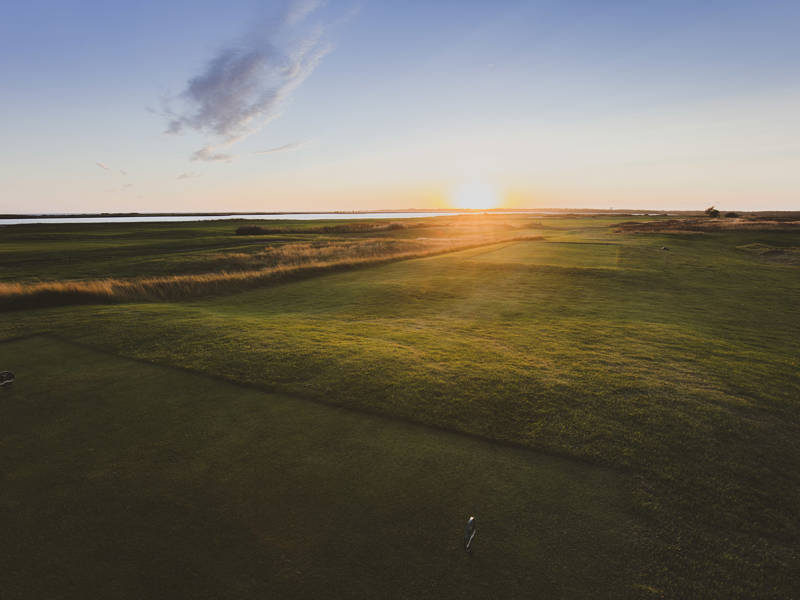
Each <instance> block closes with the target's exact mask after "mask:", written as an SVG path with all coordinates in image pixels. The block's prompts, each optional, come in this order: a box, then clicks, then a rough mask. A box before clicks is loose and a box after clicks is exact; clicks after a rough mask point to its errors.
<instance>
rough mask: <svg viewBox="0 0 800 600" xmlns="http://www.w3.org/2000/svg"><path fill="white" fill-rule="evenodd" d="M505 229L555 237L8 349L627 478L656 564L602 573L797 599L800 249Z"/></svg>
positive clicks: (760, 240)
mask: <svg viewBox="0 0 800 600" xmlns="http://www.w3.org/2000/svg"><path fill="white" fill-rule="evenodd" d="M509 219H511V221H513V220H514V219H518V220H519V225H523V224H524V225H525V226H526V227H527V226H528V225H530V224H531V223H533V225H534V226H535V227H538V228H539V229H538V233H542V234H543V235H545V237H546V239H545V240H544V241H536V242H525V243H517V244H513V245H505V246H503V247H497V246H495V247H492V248H477V249H473V250H469V251H464V252H459V253H454V254H451V255H447V256H439V257H435V258H429V259H422V260H413V261H406V262H401V263H395V264H390V265H383V266H379V267H373V268H368V269H363V270H359V271H353V272H348V273H337V274H331V275H325V276H321V277H317V278H313V279H308V280H305V281H297V282H292V283H287V284H283V285H277V286H273V287H268V288H264V289H260V290H255V291H251V292H247V293H242V294H236V295H230V296H221V297H216V298H210V299H204V300H196V301H192V302H180V303H164V304H157V303H141V304H127V305H116V306H96V307H92V306H83V307H73V308H57V309H55V308H54V309H48V310H29V311H16V312H13V313H12V312H8V313H4V319H3V321H2V323H0V334H1V335H2V336H3V337H6V338H7V337H9V336H14V335H22V334H29V333H34V332H49V333H54V334H58V335H59V336H62V337H63V338H65V339H74V340H77V341H81V342H84V343H87V344H90V345H92V346H95V347H97V348H104V349H107V350H111V351H113V352H116V353H118V354H122V355H127V356H131V357H137V358H140V359H145V360H148V361H150V362H152V363H156V364H158V363H161V364H169V365H176V366H181V367H184V368H188V369H192V370H195V371H204V370H212V371H214V372H217V373H220V375H221V376H222V377H224V378H226V379H228V380H230V381H235V382H241V383H247V384H250V385H253V386H256V387H258V388H260V389H263V390H271V391H274V392H281V393H284V394H289V395H292V396H295V397H302V398H307V399H311V400H315V401H319V402H323V403H329V404H334V405H340V406H343V407H348V408H354V409H358V410H359V411H365V412H372V413H382V414H385V415H389V416H392V417H400V418H402V419H405V420H408V421H416V422H421V423H426V424H429V425H433V426H436V427H439V428H444V429H450V430H458V431H462V432H465V433H469V434H474V435H478V436H483V437H485V438H488V439H494V440H502V441H506V442H511V443H514V444H518V445H521V446H525V447H529V448H533V449H537V450H541V451H545V452H547V453H549V454H551V455H565V456H570V457H575V458H579V459H581V460H583V461H585V462H587V463H593V464H596V465H604V466H607V467H610V468H613V469H614V470H616V471H617V472H621V473H624V477H623V480H624V482H625V483H626V485H629V486H630V487H629V488H628V490H627V491H626V492H625V494H629V496H628V498H629V499H630V500H631V502H632V503H633V505H634V508H635V510H636V514H637V519H640V521H638V522H640V523H641V524H642V527H641V529H640V530H639V533H640V537H639V542H638V544H639V546H638V547H644V548H646V549H648V550H646V551H642V552H638V553H637V554H638V555H639V556H641V557H643V562H640V563H638V564H637V563H636V562H635V561H628V560H627V558H624V559H620V556H622V554H620V555H615V556H613V557H610V558H608V559H606V558H604V559H603V560H608V562H609V564H610V565H614V564H618V563H619V562H626V563H627V564H628V565H629V567H630V568H629V571H630V572H629V574H628V575H626V577H625V578H624V579H625V586H629V585H641V586H644V587H641V588H636V589H637V590H639V591H640V592H641V593H642V594H645V593H648V592H647V591H646V590H647V589H648V586H649V589H652V590H662V591H663V594H664V595H665V596H667V597H677V598H685V597H725V598H729V597H746V598H753V597H765V598H770V597H772V598H786V597H792V595H793V594H795V591H796V590H797V589H800V549H799V547H800V544H798V539H800V512H799V511H798V509H797V506H798V502H797V498H800V444H798V442H797V440H798V439H800V414H799V413H798V405H797V403H798V398H800V358H799V357H800V342H798V340H800V311H798V310H797V307H798V299H799V298H800V271H798V268H797V266H796V265H795V264H794V263H793V258H792V256H793V255H794V254H795V253H796V249H797V248H798V247H800V236H798V234H796V233H775V232H746V233H740V232H730V233H715V234H693V235H639V234H617V233H614V232H613V228H612V227H610V225H612V224H613V222H614V220H613V219H598V218H587V219H561V218H559V219H542V220H541V222H540V221H539V220H536V221H534V220H531V219H528V218H527V217H514V218H509ZM129 233H130V235H132V236H134V237H135V231H134V230H131V231H130V232H129ZM414 235H418V234H417V233H415V234H414ZM167 241H168V240H167ZM18 242H19V243H23V240H22V238H21V237H20V238H19V239H18ZM31 243H32V244H34V246H35V243H34V241H32V242H31ZM662 246H666V247H668V248H669V250H668V251H664V250H661V247H662ZM112 254H113V251H112ZM42 256H44V255H42ZM109 258H110V259H114V257H113V256H110V257H109ZM118 258H119V260H120V261H123V262H124V260H126V257H125V256H124V255H120V256H119V257H118ZM115 260H116V259H115ZM170 260H171V259H169V258H167V259H165V261H166V262H165V264H168V263H169V261H170ZM64 272H66V271H64ZM503 493H505V492H503ZM498 497H499V498H501V497H502V494H501V495H500V496H498ZM559 552H560V551H559ZM611 570H612V571H613V570H614V567H613V566H612V567H611ZM529 583H530V582H529ZM520 585H521V587H520V588H518V589H522V584H520ZM526 585H527V584H526ZM625 586H623V587H624V589H631V588H629V587H625ZM584 591H585V589H584ZM653 593H655V594H656V595H657V594H658V592H657V591H656V592H653ZM584 595H586V596H591V595H592V594H591V593H585V594H584Z"/></svg>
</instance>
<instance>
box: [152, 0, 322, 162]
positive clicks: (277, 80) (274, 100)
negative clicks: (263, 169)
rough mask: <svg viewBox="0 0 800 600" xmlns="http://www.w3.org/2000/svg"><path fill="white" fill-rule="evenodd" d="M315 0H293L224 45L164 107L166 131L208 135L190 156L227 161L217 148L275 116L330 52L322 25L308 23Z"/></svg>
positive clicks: (246, 134) (243, 136)
mask: <svg viewBox="0 0 800 600" xmlns="http://www.w3.org/2000/svg"><path fill="white" fill-rule="evenodd" d="M319 6H320V2H319V1H318V0H293V1H290V2H288V3H286V4H285V5H284V6H283V7H282V10H280V11H279V13H278V15H277V16H274V17H272V18H270V19H267V20H265V21H264V22H262V23H261V25H260V27H259V28H258V29H257V30H254V31H253V32H251V33H250V34H249V35H247V36H245V37H244V38H243V39H242V40H241V41H240V42H239V43H238V44H235V45H230V46H228V47H226V48H223V49H222V50H221V51H219V52H218V53H217V55H216V56H214V57H213V58H212V59H211V60H210V61H209V62H208V64H207V65H206V67H205V69H204V71H203V72H202V73H200V74H199V75H197V76H195V77H192V78H191V79H189V81H188V82H187V84H186V88H185V89H184V90H183V92H181V93H180V94H179V95H178V96H177V97H176V98H174V99H173V103H174V104H177V105H179V108H178V109H176V110H173V109H171V108H167V109H166V113H167V115H168V116H169V118H170V121H169V124H168V126H167V132H168V133H180V132H183V131H185V130H192V131H197V132H199V133H202V134H205V135H207V136H210V138H211V139H210V140H209V142H208V143H207V144H206V145H205V146H204V147H202V148H200V149H199V150H197V151H196V152H194V153H193V154H192V156H191V158H192V160H204V161H215V160H217V161H219V160H231V158H232V156H231V155H230V154H229V153H227V152H222V151H220V149H222V150H224V149H226V148H228V147H230V146H231V145H233V144H234V143H236V142H237V141H239V140H241V139H243V138H245V137H247V136H248V135H250V134H252V133H254V132H255V131H258V130H259V129H261V128H262V127H263V126H264V125H266V124H267V123H269V121H271V120H272V119H274V118H275V117H276V116H277V114H278V110H279V109H280V106H281V104H282V103H283V102H284V101H285V100H286V99H287V98H288V97H289V96H290V94H291V93H292V91H293V90H294V89H295V88H297V86H299V85H300V84H301V83H302V82H303V81H304V80H305V79H306V78H307V77H308V76H309V75H310V74H311V73H312V72H313V71H314V69H315V68H316V66H317V65H318V64H319V62H320V60H322V58H323V57H324V56H325V54H327V52H328V51H329V50H330V46H329V45H328V44H327V42H325V40H324V33H325V28H324V27H323V26H322V25H320V24H313V23H310V22H309V19H310V17H311V15H312V14H313V13H314V12H315V11H317V9H318V8H319Z"/></svg>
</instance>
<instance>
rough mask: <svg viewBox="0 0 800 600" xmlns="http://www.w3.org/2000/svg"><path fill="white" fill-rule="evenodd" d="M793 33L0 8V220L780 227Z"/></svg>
mask: <svg viewBox="0 0 800 600" xmlns="http://www.w3.org/2000/svg"><path fill="white" fill-rule="evenodd" d="M798 17H800V3H797V2H769V1H767V2H736V1H726V2H714V1H711V2H702V3H698V2H680V1H672V2H667V1H663V2H654V1H650V2H649V1H646V0H639V1H615V0H607V1H604V2H597V1H591V2H590V1H569V0H562V1H549V2H468V1H461V2H450V1H440V2H435V3H434V2H414V1H411V2H403V3H398V2H376V1H372V2H371V1H369V0H352V1H346V2H345V1H336V0H330V1H329V2H327V3H315V2H313V1H311V0H308V1H296V2H263V1H262V2H256V1H252V0H248V1H244V0H229V1H226V2H207V1H205V2H204V1H193V2H169V3H162V2H136V3H130V2H110V1H106V2H95V1H83V2H73V1H69V0H62V1H59V2H43V1H40V2H35V1H34V2H28V3H21V2H20V3H16V2H15V3H7V5H6V6H5V8H4V14H3V18H2V19H0V74H2V79H3V82H4V83H3V93H2V95H0V132H2V136H1V138H2V150H0V152H2V156H0V158H1V159H2V160H1V161H0V211H2V212H15V213H20V212H73V211H106V212H111V211H142V212H146V211H161V210H175V211H191V210H219V211H225V210H285V211H291V210H350V209H371V208H405V207H447V206H452V205H453V204H458V203H459V202H461V201H462V200H463V198H461V197H460V196H459V190H464V189H467V190H469V189H481V190H484V192H485V193H484V195H483V199H484V201H485V203H486V204H487V205H489V204H495V205H502V206H515V207H545V206H571V207H598V208H605V207H609V206H614V207H617V208H621V207H631V208H664V209H668V208H674V209H682V208H685V209H697V208H705V206H708V205H710V204H716V205H717V206H720V207H723V208H730V209H753V210H757V209H762V210H767V209H784V210H790V209H800V202H798V191H797V190H798V189H800V185H798V184H800V108H798V107H800V102H799V101H800V79H799V76H800V52H798V51H800V36H797V35H796V31H795V28H796V24H797V23H798ZM193 82H194V83H193ZM168 130H172V133H167V131H168ZM265 151H268V152H265ZM209 159H217V160H209ZM486 190H489V191H488V192H487V191H486Z"/></svg>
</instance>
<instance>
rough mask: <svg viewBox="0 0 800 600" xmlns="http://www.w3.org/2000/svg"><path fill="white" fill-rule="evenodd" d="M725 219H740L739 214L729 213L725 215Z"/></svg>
mask: <svg viewBox="0 0 800 600" xmlns="http://www.w3.org/2000/svg"><path fill="white" fill-rule="evenodd" d="M725 217H726V218H728V219H738V218H739V213H735V212H728V213H725Z"/></svg>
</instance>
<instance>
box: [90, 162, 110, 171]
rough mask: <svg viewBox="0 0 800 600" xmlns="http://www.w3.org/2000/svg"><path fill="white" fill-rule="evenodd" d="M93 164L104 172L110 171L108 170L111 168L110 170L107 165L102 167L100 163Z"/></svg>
mask: <svg viewBox="0 0 800 600" xmlns="http://www.w3.org/2000/svg"><path fill="white" fill-rule="evenodd" d="M94 164H96V165H97V166H98V167H100V168H101V169H103V170H104V171H110V170H111V168H110V167H109V166H108V165H104V164H103V163H101V162H96V163H94Z"/></svg>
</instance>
